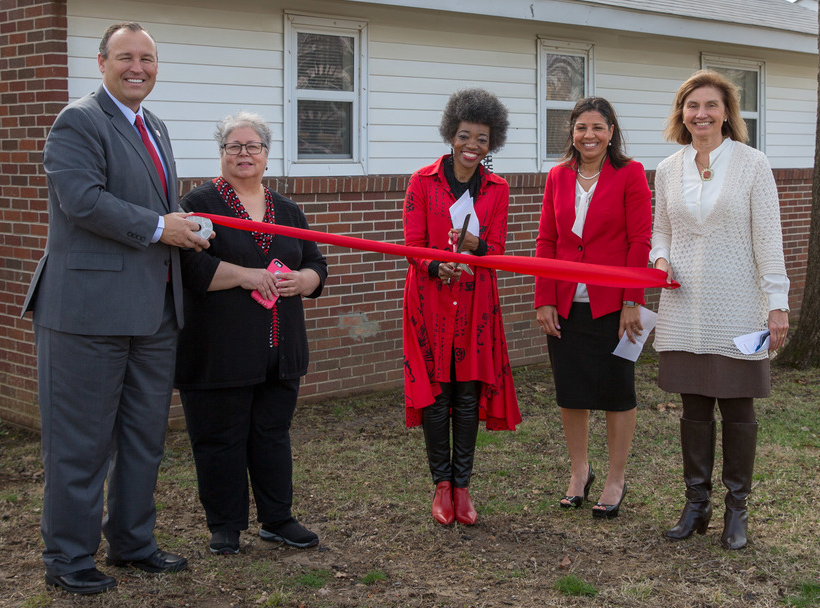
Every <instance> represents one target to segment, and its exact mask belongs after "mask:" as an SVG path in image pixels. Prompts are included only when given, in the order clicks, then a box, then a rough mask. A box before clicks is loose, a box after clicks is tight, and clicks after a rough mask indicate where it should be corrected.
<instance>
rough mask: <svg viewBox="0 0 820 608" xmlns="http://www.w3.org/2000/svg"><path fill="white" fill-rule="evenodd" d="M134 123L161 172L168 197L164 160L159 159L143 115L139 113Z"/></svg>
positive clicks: (163, 186)
mask: <svg viewBox="0 0 820 608" xmlns="http://www.w3.org/2000/svg"><path fill="white" fill-rule="evenodd" d="M134 125H136V127H137V131H139V134H140V137H141V138H142V143H143V144H145V149H146V150H148V154H150V155H151V160H152V161H154V167H155V168H156V170H157V173H158V174H159V180H160V181H161V182H162V188H163V190H165V198H168V182H167V181H166V180H165V171H164V170H163V168H162V162H161V161H160V160H159V154H157V150H156V148H154V144H152V143H151V140H150V139H148V131H147V130H146V128H145V123H144V122H142V116H140V115H139V114H137V118H136V120H135V121H134Z"/></svg>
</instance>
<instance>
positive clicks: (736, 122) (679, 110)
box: [663, 70, 749, 146]
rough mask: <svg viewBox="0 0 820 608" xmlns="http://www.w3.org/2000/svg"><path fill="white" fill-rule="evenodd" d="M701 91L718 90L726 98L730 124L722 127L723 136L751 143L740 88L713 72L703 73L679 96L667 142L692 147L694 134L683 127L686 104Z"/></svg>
mask: <svg viewBox="0 0 820 608" xmlns="http://www.w3.org/2000/svg"><path fill="white" fill-rule="evenodd" d="M701 87H714V88H716V89H717V90H718V91H720V92H721V94H722V95H723V105H724V106H726V114H727V120H726V121H725V122H724V123H723V125H722V127H721V133H723V135H724V136H726V137H729V138H731V139H733V140H735V141H739V142H741V143H745V142H746V140H747V139H749V131H748V130H747V129H746V122H745V121H744V120H743V118H742V117H741V115H740V94H739V93H738V90H737V87H736V86H735V85H734V84H733V83H732V82H731V81H730V80H729V79H728V78H726V77H725V76H723V75H722V74H718V73H717V72H713V71H712V70H699V71H697V72H695V73H694V74H692V76H690V78H689V80H687V81H686V82H684V83H683V84H682V85H680V88H679V89H678V92H677V93H676V94H675V101H673V102H672V111H671V112H670V113H669V118H668V119H667V121H666V128H665V129H664V130H663V136H664V137H665V138H666V141H675V142H677V143H679V144H681V145H683V146H685V145H686V144H691V143H692V134H691V133H690V132H689V129H687V128H686V125H685V124H683V104H684V102H685V101H686V98H687V97H689V96H690V95H691V94H692V92H693V91H695V89H700V88H701Z"/></svg>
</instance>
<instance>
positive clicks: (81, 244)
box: [23, 86, 183, 336]
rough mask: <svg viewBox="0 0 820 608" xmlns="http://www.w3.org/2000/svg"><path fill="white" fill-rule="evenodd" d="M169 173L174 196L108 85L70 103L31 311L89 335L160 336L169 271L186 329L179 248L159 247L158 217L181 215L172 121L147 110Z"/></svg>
mask: <svg viewBox="0 0 820 608" xmlns="http://www.w3.org/2000/svg"><path fill="white" fill-rule="evenodd" d="M143 114H144V117H145V123H146V125H147V126H148V128H149V129H150V130H151V131H152V134H153V135H154V139H155V140H156V142H157V145H158V146H159V148H160V151H161V154H162V158H163V160H164V161H165V164H166V167H167V168H168V188H169V192H168V198H169V199H170V200H166V198H165V193H164V192H163V188H162V183H161V182H160V180H159V176H158V175H157V172H156V170H155V169H154V165H153V163H152V161H151V157H150V156H149V154H148V152H147V151H146V149H145V146H144V145H143V143H142V140H141V139H140V137H139V135H138V134H137V132H136V130H135V129H134V127H133V126H132V125H131V124H129V123H128V121H127V120H126V118H125V116H124V115H123V113H122V112H121V111H120V109H119V108H118V107H117V106H116V105H115V104H114V102H113V101H112V100H111V98H110V97H109V96H108V94H107V93H106V92H105V89H103V88H102V86H101V87H100V88H99V89H98V90H97V91H96V93H92V94H90V95H87V96H86V97H83V98H82V99H79V100H77V101H75V102H73V103H71V104H69V105H68V106H66V107H65V108H64V109H63V111H62V112H60V115H59V116H58V117H57V120H56V121H55V122H54V126H53V127H52V129H51V132H50V133H49V135H48V138H47V139H46V144H45V150H44V152H43V164H44V166H45V170H46V176H47V179H48V242H47V244H46V249H45V253H44V255H43V257H42V259H41V260H40V263H39V264H38V266H37V270H36V271H35V274H34V278H33V280H32V283H31V286H30V287H29V290H28V294H27V296H26V300H25V303H24V304H23V314H25V313H26V312H27V311H29V310H33V311H34V322H35V323H37V324H39V325H42V326H44V327H48V328H50V329H53V330H56V331H61V332H67V333H75V334H86V335H111V336H114V335H119V336H122V335H132V336H140V335H143V336H144V335H152V334H154V333H155V332H156V331H157V329H158V328H159V326H160V323H161V321H162V313H163V308H164V302H165V289H166V282H167V278H168V267H169V264H170V267H171V278H172V284H173V294H174V304H175V309H176V315H177V322H178V324H179V326H180V327H182V323H183V318H182V281H181V275H180V265H179V251H178V250H177V248H176V247H170V246H168V245H165V244H163V243H159V242H158V243H151V238H152V236H153V235H154V231H155V230H156V227H157V221H158V217H159V216H160V215H164V214H166V213H168V212H170V211H179V210H180V209H179V205H178V202H177V186H176V184H177V174H176V167H175V164H174V154H173V151H172V150H171V141H170V138H169V137H168V131H167V129H166V128H165V125H164V124H163V123H162V121H160V120H159V119H158V118H157V117H156V116H154V115H153V114H151V113H150V112H148V111H147V110H145V109H143Z"/></svg>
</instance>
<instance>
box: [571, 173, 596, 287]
mask: <svg viewBox="0 0 820 608" xmlns="http://www.w3.org/2000/svg"><path fill="white" fill-rule="evenodd" d="M597 185H598V182H595V183H594V184H592V187H590V189H589V190H584V188H583V186H581V184H580V183H578V180H575V222H574V223H573V224H572V232H573V233H575V234H577V235H578V237H581V238H583V235H584V224H585V223H586V221H587V211H589V203H590V202H591V201H592V195H593V194H594V193H595V186H597ZM572 301H573V302H589V293H588V292H587V285H586V283H578V286H577V287H576V288H575V297H573V298H572Z"/></svg>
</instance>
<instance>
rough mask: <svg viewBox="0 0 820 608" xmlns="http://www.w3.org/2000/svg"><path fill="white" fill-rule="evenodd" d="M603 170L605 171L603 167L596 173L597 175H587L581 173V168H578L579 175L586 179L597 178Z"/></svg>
mask: <svg viewBox="0 0 820 608" xmlns="http://www.w3.org/2000/svg"><path fill="white" fill-rule="evenodd" d="M601 171H603V169H601V170H600V171H598V173H596V174H595V175H590V176H589V177H587V176H586V175H584V174H583V173H581V170H580V169H579V170H578V177H583V178H584V179H595V178H596V177H598V176H599V175H600V174H601Z"/></svg>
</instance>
